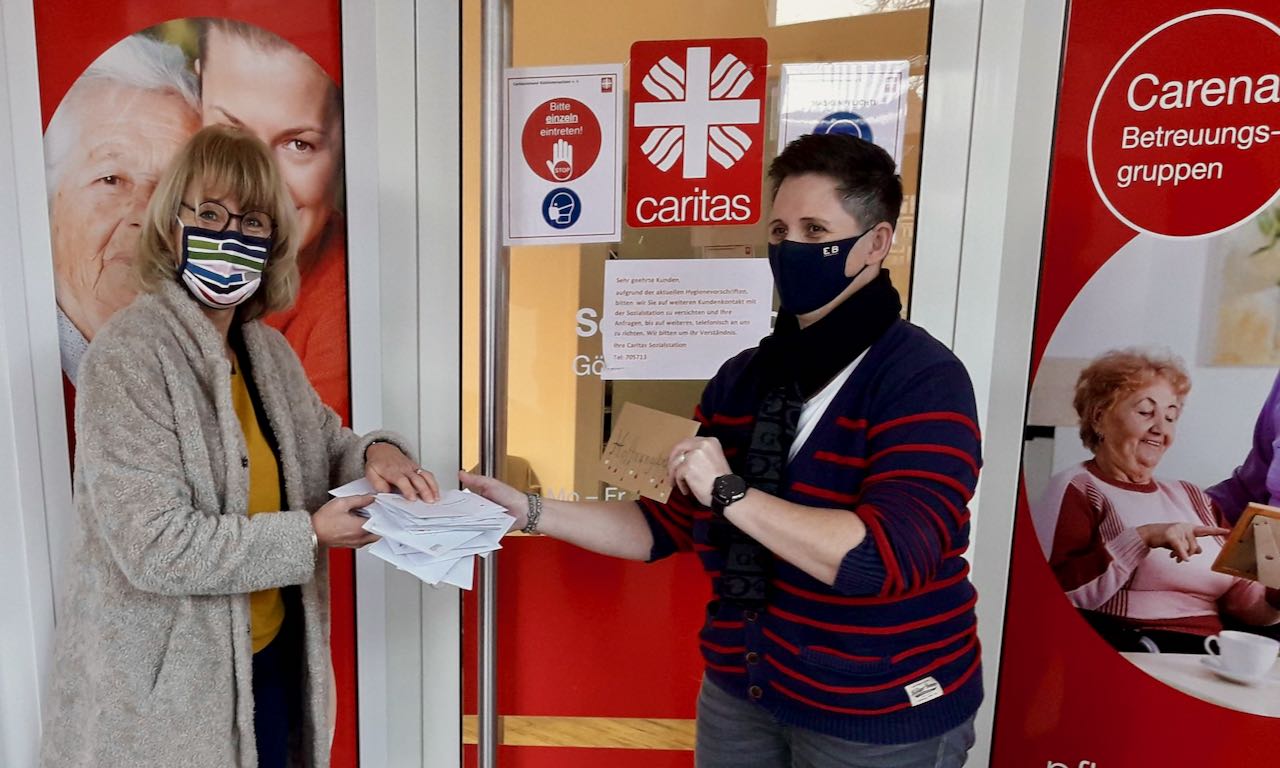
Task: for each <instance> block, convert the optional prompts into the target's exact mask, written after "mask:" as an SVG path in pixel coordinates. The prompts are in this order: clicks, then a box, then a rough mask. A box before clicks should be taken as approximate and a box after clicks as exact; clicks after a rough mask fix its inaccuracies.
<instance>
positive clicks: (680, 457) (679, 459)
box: [676, 451, 689, 464]
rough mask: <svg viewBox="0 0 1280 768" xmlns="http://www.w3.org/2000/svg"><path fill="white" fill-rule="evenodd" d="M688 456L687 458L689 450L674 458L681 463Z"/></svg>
mask: <svg viewBox="0 0 1280 768" xmlns="http://www.w3.org/2000/svg"><path fill="white" fill-rule="evenodd" d="M688 458H689V452H688V451H685V452H684V453H682V454H680V456H679V457H678V458H676V463H677V464H683V463H685V461H686V460H687V459H688Z"/></svg>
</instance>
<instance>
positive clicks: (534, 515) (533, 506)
mask: <svg viewBox="0 0 1280 768" xmlns="http://www.w3.org/2000/svg"><path fill="white" fill-rule="evenodd" d="M525 495H526V496H528V497H529V517H528V518H527V520H526V522H525V524H524V528H521V529H520V530H521V531H522V532H523V533H537V532H538V518H540V517H542V497H541V496H539V495H538V494H536V493H526V494H525Z"/></svg>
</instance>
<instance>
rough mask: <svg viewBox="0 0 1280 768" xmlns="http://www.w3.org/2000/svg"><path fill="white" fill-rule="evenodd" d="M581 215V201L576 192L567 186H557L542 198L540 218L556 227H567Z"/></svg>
mask: <svg viewBox="0 0 1280 768" xmlns="http://www.w3.org/2000/svg"><path fill="white" fill-rule="evenodd" d="M581 215H582V201H581V200H580V199H578V193H577V192H574V191H573V190H572V189H569V188H568V187H558V188H556V189H553V190H551V191H550V192H548V193H547V196H546V197H544V198H542V218H543V219H544V220H545V221H546V222H547V223H548V224H550V225H551V226H552V227H554V228H556V229H568V228H569V227H572V226H573V225H574V224H575V223H577V221H578V217H579V216H581Z"/></svg>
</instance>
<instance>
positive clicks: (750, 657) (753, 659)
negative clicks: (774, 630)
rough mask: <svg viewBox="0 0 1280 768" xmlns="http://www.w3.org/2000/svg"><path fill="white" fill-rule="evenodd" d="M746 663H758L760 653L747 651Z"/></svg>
mask: <svg viewBox="0 0 1280 768" xmlns="http://www.w3.org/2000/svg"><path fill="white" fill-rule="evenodd" d="M747 663H748V664H759V663H760V654H758V653H756V652H755V651H750V652H748V653H747Z"/></svg>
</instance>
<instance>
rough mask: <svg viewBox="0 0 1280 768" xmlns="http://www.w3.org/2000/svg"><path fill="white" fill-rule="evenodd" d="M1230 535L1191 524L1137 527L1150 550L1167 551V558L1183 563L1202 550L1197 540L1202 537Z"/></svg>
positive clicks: (1226, 532) (1211, 528) (1226, 531)
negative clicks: (1161, 549) (1160, 549)
mask: <svg viewBox="0 0 1280 768" xmlns="http://www.w3.org/2000/svg"><path fill="white" fill-rule="evenodd" d="M1229 533H1231V531H1230V530H1228V529H1226V528H1218V527H1216V526H1212V525H1193V524H1192V523H1149V524H1147V525H1140V526H1138V535H1139V536H1141V537H1142V540H1143V541H1144V542H1145V543H1146V545H1147V546H1148V547H1150V548H1152V549H1156V548H1164V549H1167V550H1169V557H1172V558H1174V559H1176V560H1177V561H1178V562H1180V563H1185V562H1186V561H1188V560H1190V559H1191V558H1192V557H1193V556H1195V555H1198V554H1200V553H1201V552H1203V551H1204V550H1203V549H1202V548H1201V547H1200V542H1199V539H1200V538H1201V537H1204V536H1226V535H1227V534H1229Z"/></svg>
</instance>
